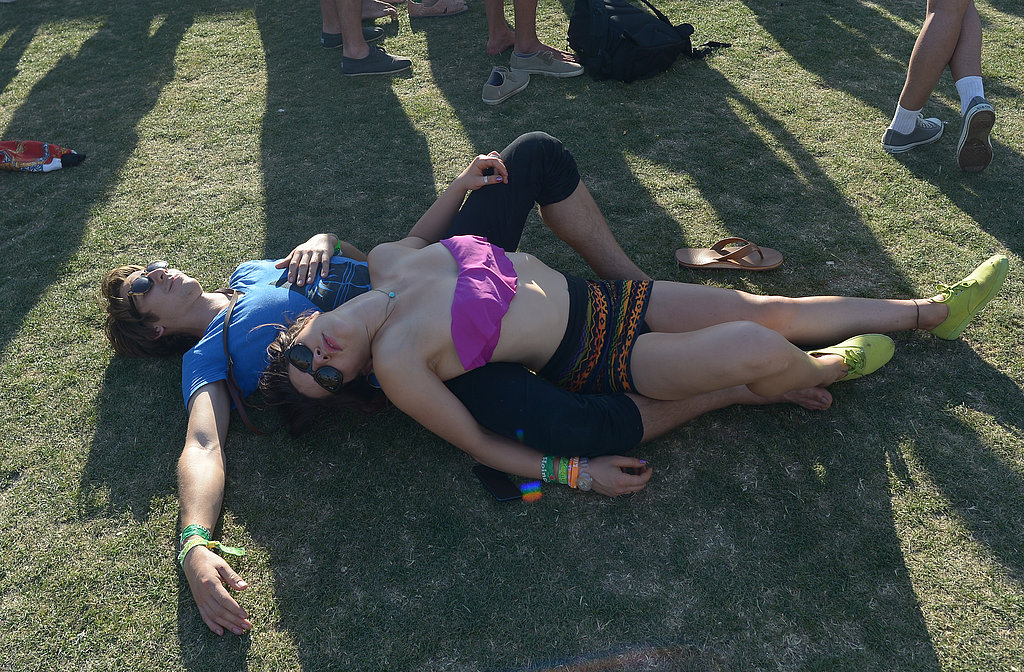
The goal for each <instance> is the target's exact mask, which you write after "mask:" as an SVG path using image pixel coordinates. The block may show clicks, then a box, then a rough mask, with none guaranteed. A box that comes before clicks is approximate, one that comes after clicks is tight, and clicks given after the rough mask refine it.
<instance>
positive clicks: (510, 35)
mask: <svg viewBox="0 0 1024 672" xmlns="http://www.w3.org/2000/svg"><path fill="white" fill-rule="evenodd" d="M515 44H516V34H515V33H514V32H512V31H511V30H509V29H508V28H507V27H506V28H505V33H504V34H503V35H499V36H498V37H492V38H490V39H489V40H487V53H488V55H490V56H497V55H498V54H500V53H502V52H503V51H508V50H509V49H511V48H512V47H514V46H515Z"/></svg>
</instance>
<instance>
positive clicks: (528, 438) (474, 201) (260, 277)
mask: <svg viewBox="0 0 1024 672" xmlns="http://www.w3.org/2000/svg"><path fill="white" fill-rule="evenodd" d="M496 154H497V153H492V155H496ZM500 157H501V159H502V162H503V165H504V167H505V169H504V170H503V171H502V174H500V175H499V174H494V175H491V174H487V175H485V174H482V173H481V174H474V173H471V172H469V170H468V169H467V171H466V172H464V173H463V174H462V175H460V176H459V178H457V179H456V180H455V181H454V182H453V184H452V186H450V187H449V188H448V190H446V192H445V195H442V198H444V197H445V196H447V198H448V199H451V198H453V195H454V197H457V198H459V199H460V200H461V199H462V198H463V197H464V196H465V194H466V192H467V191H471V192H472V193H471V194H470V196H469V198H468V199H466V201H465V203H464V204H463V205H462V207H461V208H460V209H459V210H458V212H457V214H455V215H454V217H452V218H450V219H448V221H442V220H438V219H433V218H432V219H426V218H423V219H421V220H420V221H419V222H417V224H416V226H415V227H413V231H415V233H416V235H417V236H419V237H422V238H424V239H426V240H430V241H437V240H440V239H441V238H443V237H447V236H453V235H460V234H476V235H481V236H486V237H487V238H488V239H489V240H491V241H492V242H494V243H496V244H499V245H502V246H503V247H505V248H507V249H509V250H514V249H516V248H517V247H518V245H519V240H520V237H521V235H522V232H523V227H524V225H525V222H526V218H527V216H528V214H529V213H530V211H531V210H532V209H533V208H534V207H535V206H537V205H539V206H540V214H541V217H542V219H543V220H544V222H545V224H547V226H549V227H550V228H551V230H552V231H554V232H555V233H556V234H557V235H558V236H559V237H560V238H562V239H563V240H565V241H566V242H567V243H569V244H570V245H571V246H572V247H573V248H575V249H576V251H577V252H579V253H580V255H581V256H582V257H583V258H584V259H585V260H586V261H587V263H588V264H590V266H591V267H592V268H593V269H594V270H595V272H596V273H597V274H598V275H600V276H601V277H603V278H616V279H634V280H645V279H647V276H646V274H644V273H643V272H642V271H641V270H640V269H639V268H637V267H636V266H635V265H634V264H633V263H632V262H631V261H630V260H629V258H628V257H627V256H626V255H625V253H624V252H623V251H622V249H621V247H619V245H618V243H617V242H616V241H615V238H614V237H613V236H612V234H611V232H610V231H609V229H608V226H607V223H606V222H605V220H604V217H603V216H602V215H601V213H600V211H599V210H598V207H597V204H596V203H595V202H594V200H593V198H592V197H591V196H590V192H589V191H588V190H587V188H586V186H585V185H584V184H583V182H582V181H581V180H580V178H579V173H578V171H577V168H576V163H575V160H574V159H573V157H572V155H571V154H569V152H568V151H567V150H565V148H564V147H563V146H562V144H561V143H560V142H558V141H557V140H556V139H554V138H552V137H550V136H548V135H545V134H542V133H531V134H527V135H524V136H521V137H520V138H518V139H517V140H516V141H514V142H513V143H512V144H510V145H509V146H508V147H506V148H505V150H504V151H503V152H502V153H501V154H500ZM485 185H487V186H489V187H490V188H488V189H480V187H482V186H485ZM364 260H365V256H364V255H363V254H362V253H361V252H359V251H358V250H357V249H355V248H353V247H352V246H350V245H347V244H345V243H342V242H341V241H340V240H339V239H338V236H336V235H334V234H318V235H315V236H313V237H312V238H310V239H309V240H308V241H306V242H305V243H303V244H301V245H299V246H298V247H296V248H295V249H294V250H293V251H292V252H291V253H290V254H289V255H288V256H286V257H285V258H283V259H281V260H276V261H251V262H247V263H244V264H242V265H241V266H239V267H238V268H237V269H235V272H234V273H233V274H232V275H231V278H230V279H229V281H228V284H229V287H230V288H231V289H232V290H235V291H237V292H239V293H241V294H240V296H238V297H237V299H236V301H235V305H234V306H233V308H232V316H231V320H230V323H229V325H228V336H229V339H228V350H229V351H230V354H231V362H232V373H233V374H234V378H235V380H236V381H237V385H238V388H239V390H240V393H241V397H245V396H247V395H249V394H251V393H252V392H254V391H255V390H256V387H257V384H258V380H259V377H260V375H261V374H262V373H263V371H264V369H265V368H266V367H267V365H268V363H269V360H268V355H267V347H268V346H269V345H270V343H271V342H272V341H273V339H274V337H275V336H276V335H277V332H276V330H275V329H273V328H272V327H269V326H268V325H272V324H279V323H283V322H286V321H288V320H289V319H294V318H295V317H297V316H298V315H299V314H301V313H302V312H304V311H307V310H311V309H316V310H321V311H328V310H331V309H333V308H335V307H337V306H338V305H341V304H342V303H344V302H345V301H346V300H348V299H351V298H354V297H355V296H358V295H361V294H363V293H364V292H366V291H368V290H369V289H370V282H369V271H368V269H367V266H366V263H365V261H364ZM103 294H104V297H105V298H106V301H107V305H106V310H107V324H106V333H107V336H108V338H109V339H110V341H111V343H112V344H113V346H114V349H115V350H116V351H117V352H118V353H120V354H123V355H127V356H136V357H139V356H166V355H178V354H183V358H182V393H183V397H184V402H185V405H186V407H187V410H188V428H187V430H186V435H185V445H184V448H183V450H182V453H181V458H180V459H179V461H178V495H179V499H180V508H181V520H180V524H181V526H182V528H183V530H182V531H183V532H184V533H185V534H184V536H183V538H182V539H181V543H182V545H185V544H186V543H187V542H188V541H190V539H191V538H193V537H195V536H196V535H199V536H202V535H204V534H205V535H206V536H209V530H211V529H213V528H214V526H215V525H216V522H217V519H218V517H219V515H220V510H221V506H222V504H223V495H224V473H225V465H226V458H225V453H224V443H225V439H226V436H227V429H228V420H229V416H230V411H231V407H232V400H231V396H230V393H229V387H228V383H227V378H228V357H227V354H226V353H225V347H224V343H225V338H224V321H225V316H226V313H227V310H226V309H227V307H228V304H229V303H230V297H229V294H228V293H225V292H224V291H216V292H206V291H204V289H203V287H202V286H201V285H200V284H199V283H198V282H197V281H196V280H195V279H193V278H191V277H189V276H188V275H186V274H185V273H184V272H182V271H180V270H178V269H175V268H172V267H170V266H169V264H167V263H166V262H153V263H152V264H150V265H149V266H147V267H142V266H122V267H120V268H117V269H114V270H112V271H110V273H108V274H107V276H106V278H105V279H104V282H103ZM448 385H449V388H450V389H451V390H452V391H453V392H454V393H455V394H456V396H458V398H459V399H460V400H461V401H462V402H463V403H464V404H465V405H466V407H467V408H468V409H469V410H470V412H471V413H472V414H473V416H474V417H475V418H476V420H477V421H478V422H479V423H480V424H481V426H483V427H485V428H486V429H487V430H489V431H491V432H493V433H495V434H497V435H499V436H502V437H506V438H507V439H510V440H513V439H514V440H516V441H517V442H521V444H522V445H526V446H529V447H530V448H533V449H535V450H537V451H538V452H537V459H538V461H539V460H540V458H541V456H542V454H556V455H565V456H572V455H580V454H589V455H602V454H603V455H605V457H598V458H596V459H593V460H591V463H590V471H591V475H592V477H593V479H594V483H593V489H594V490H595V491H597V492H599V493H602V494H605V495H611V496H614V495H619V494H623V493H627V492H635V491H637V490H639V489H641V488H643V487H644V485H645V484H646V482H647V480H648V479H649V478H650V475H651V471H650V469H649V468H644V463H643V461H641V460H639V459H635V458H629V457H617V456H614V455H613V454H615V453H621V452H624V451H627V450H629V449H630V448H632V447H634V446H636V445H637V444H638V443H640V442H641V441H646V440H649V439H652V438H654V437H656V436H659V435H661V434H662V433H664V432H666V431H668V430H669V429H672V428H673V427H676V426H678V425H679V424H682V423H683V422H686V421H688V420H691V419H693V418H695V417H697V416H698V415H700V414H702V413H705V412H707V411H710V410H714V409H718V408H723V407H725V406H729V405H732V404H736V403H741V404H764V403H773V402H776V401H793V402H795V403H799V404H801V405H802V406H805V407H807V408H812V409H824V408H828V406H829V405H830V404H831V401H832V399H831V396H830V395H829V393H828V392H827V391H825V390H819V389H813V390H808V391H806V392H805V393H801V394H798V395H790V396H789V397H787V399H765V398H763V397H760V396H757V395H755V394H753V393H751V392H750V391H749V390H748V389H746V388H745V387H743V386H737V387H735V388H731V389H728V390H721V391H718V392H714V393H710V394H706V395H700V396H698V397H694V398H691V399H686V400H682V401H654V400H651V399H647V398H644V397H640V396H638V395H632V394H631V395H624V394H602V395H577V394H572V393H568V392H565V391H563V390H560V389H559V388H557V387H555V386H554V385H552V384H551V383H549V382H547V381H545V380H542V379H540V378H538V377H537V376H535V375H533V374H532V373H530V372H529V371H527V370H526V369H524V368H523V367H522V366H519V365H514V364H506V363H496V364H489V365H487V366H484V367H482V368H480V369H476V370H474V371H472V372H470V373H467V374H466V375H465V376H461V377H459V378H456V379H454V380H452V381H449V383H448ZM380 398H381V399H382V397H380ZM378 400H379V399H375V397H374V396H373V393H372V392H369V391H367V390H362V391H361V392H360V394H358V395H354V397H353V399H352V403H353V404H355V405H365V404H369V405H372V404H374V403H377V401H378ZM634 471H639V472H640V473H632V472H634ZM181 560H182V568H183V570H184V572H185V576H186V578H187V579H188V582H189V587H190V588H191V590H192V594H193V597H194V598H195V600H196V604H197V605H198V606H199V610H200V613H201V615H202V618H203V621H204V622H205V623H206V624H207V625H208V626H209V627H210V629H211V630H213V631H214V632H216V633H217V634H223V632H224V630H225V629H227V630H231V631H232V632H235V633H236V634H241V633H242V632H244V631H246V630H248V629H249V628H250V627H251V623H250V622H249V620H248V617H247V615H246V612H245V610H244V609H242V607H241V606H239V604H238V603H237V602H236V601H235V600H234V599H233V598H232V597H231V595H230V594H229V593H228V591H227V590H226V589H225V584H227V585H228V586H230V587H232V588H234V589H237V590H242V589H244V588H245V587H246V583H245V581H244V580H243V579H242V578H241V577H240V576H238V574H236V573H235V572H234V571H232V569H231V568H230V566H229V565H228V564H227V562H226V561H225V560H224V559H223V558H221V557H220V556H219V555H217V554H216V553H214V552H212V551H210V550H209V549H207V548H205V547H195V548H193V549H192V550H190V551H189V552H188V553H187V554H186V555H185V557H183V558H181Z"/></svg>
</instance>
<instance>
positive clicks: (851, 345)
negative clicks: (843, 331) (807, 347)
mask: <svg viewBox="0 0 1024 672" xmlns="http://www.w3.org/2000/svg"><path fill="white" fill-rule="evenodd" d="M895 352H896V344H895V343H893V342H892V339H891V338H889V337H888V336H886V335H884V334H863V335H861V336H854V337H853V338H848V339H846V340H845V341H843V342H842V343H840V344H839V345H833V346H832V347H831V348H822V349H821V350H812V351H810V352H808V353H807V354H808V355H839V356H840V357H842V358H843V360H844V361H845V362H846V366H847V367H848V368H849V370H848V371H847V372H846V375H845V376H843V377H842V378H839V379H838V380H837V381H836V382H837V383H838V382H839V381H840V380H853V379H854V378H861V377H863V376H866V375H868V374H869V373H874V372H875V371H877V370H879V369H880V368H882V366H884V365H885V364H886V362H888V361H889V360H890V359H892V356H893V354H894V353H895Z"/></svg>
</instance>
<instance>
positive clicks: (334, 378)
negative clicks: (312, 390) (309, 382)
mask: <svg viewBox="0 0 1024 672" xmlns="http://www.w3.org/2000/svg"><path fill="white" fill-rule="evenodd" d="M284 356H285V357H287V358H288V362H289V363H290V364H291V365H292V366H294V367H295V368H296V369H298V370H299V371H302V372H303V373H308V374H309V375H311V376H313V380H315V381H316V384H317V385H319V386H320V387H322V388H324V389H325V390H327V391H328V392H331V393H332V394H337V393H338V392H341V387H342V385H344V384H345V379H344V377H343V376H342V375H341V371H338V370H337V369H336V368H334V367H333V366H321V367H320V368H319V369H316V370H315V371H314V370H313V351H312V350H310V349H309V348H307V347H306V346H304V345H303V344H302V343H296V344H295V345H293V346H291V347H290V348H288V349H287V350H285V351H284Z"/></svg>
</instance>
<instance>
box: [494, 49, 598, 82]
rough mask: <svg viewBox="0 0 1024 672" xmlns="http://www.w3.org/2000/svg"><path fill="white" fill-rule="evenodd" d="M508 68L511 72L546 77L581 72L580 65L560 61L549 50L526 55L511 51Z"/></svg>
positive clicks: (574, 74) (572, 75)
mask: <svg viewBox="0 0 1024 672" xmlns="http://www.w3.org/2000/svg"><path fill="white" fill-rule="evenodd" d="M508 69H509V70H511V71H512V72H523V73H527V74H530V75H547V76H548V77H575V76H577V75H582V74H583V66H582V65H580V64H579V63H571V62H569V61H560V60H558V59H557V58H555V56H554V54H552V53H551V52H550V51H538V52H537V53H535V54H528V55H526V56H520V55H518V54H516V53H515V52H514V51H513V52H512V58H511V59H510V60H509V64H508Z"/></svg>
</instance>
